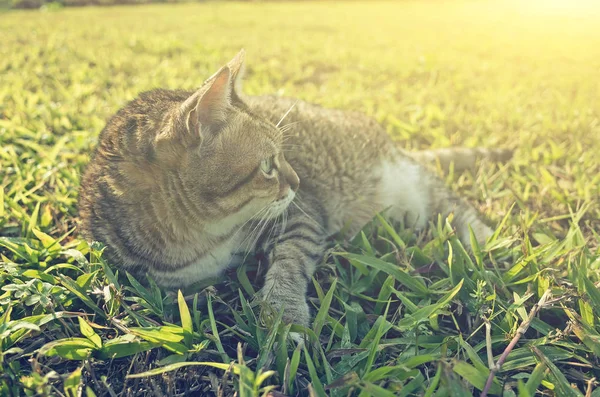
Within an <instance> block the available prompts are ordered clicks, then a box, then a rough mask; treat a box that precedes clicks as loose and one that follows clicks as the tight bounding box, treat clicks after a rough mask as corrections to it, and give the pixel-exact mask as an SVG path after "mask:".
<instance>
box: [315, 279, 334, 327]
mask: <svg viewBox="0 0 600 397" xmlns="http://www.w3.org/2000/svg"><path fill="white" fill-rule="evenodd" d="M336 285H337V278H336V279H334V280H333V283H331V287H329V291H328V292H327V295H325V297H324V298H323V300H322V301H321V307H320V308H319V311H318V312H317V315H316V316H315V320H314V323H313V330H314V331H315V334H316V335H317V337H319V336H321V331H322V329H323V326H324V325H325V320H327V315H328V313H329V307H330V306H331V301H332V299H333V294H334V292H335V287H336Z"/></svg>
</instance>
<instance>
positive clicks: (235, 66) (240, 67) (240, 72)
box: [227, 48, 246, 98]
mask: <svg viewBox="0 0 600 397" xmlns="http://www.w3.org/2000/svg"><path fill="white" fill-rule="evenodd" d="M245 58H246V51H245V50H244V49H243V48H242V49H241V50H240V52H238V53H237V55H236V56H235V57H234V58H233V59H232V60H231V61H229V62H227V67H228V68H229V69H230V70H231V81H232V91H233V92H232V95H235V96H236V97H238V98H239V97H240V96H241V94H242V79H243V78H244V72H245V71H246V63H245V62H244V60H245Z"/></svg>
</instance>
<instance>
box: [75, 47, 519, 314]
mask: <svg viewBox="0 0 600 397" xmlns="http://www.w3.org/2000/svg"><path fill="white" fill-rule="evenodd" d="M242 70H243V52H242V53H240V54H238V56H237V57H236V58H235V59H234V60H232V61H231V62H230V63H229V64H228V65H226V66H224V67H223V68H222V69H220V70H219V71H218V72H217V73H216V74H215V75H213V76H212V77H210V78H209V79H208V80H207V81H206V82H205V83H204V85H203V86H202V87H201V88H200V89H199V90H198V91H196V92H187V91H168V90H156V91H152V92H148V93H144V94H141V95H140V96H139V97H138V98H137V99H135V100H134V101H132V102H131V103H129V104H128V105H127V106H125V107H124V108H123V109H121V110H120V111H119V112H118V113H117V114H116V115H115V116H114V117H113V118H112V119H111V120H110V121H109V122H108V123H107V125H106V127H105V129H104V130H103V131H102V133H101V134H100V137H99V142H98V146H97V148H96V151H95V153H94V155H93V157H92V159H91V161H90V164H89V166H88V168H87V170H86V172H85V174H84V176H83V179H82V184H81V189H80V203H79V210H80V215H81V232H82V233H83V235H84V236H85V237H86V238H88V239H90V240H99V241H102V242H104V243H105V244H106V245H107V251H106V255H107V257H108V258H109V260H110V261H111V262H113V263H115V264H117V265H118V266H120V267H121V268H123V269H125V270H127V271H130V272H133V273H135V274H138V275H144V274H149V275H151V276H153V278H154V279H155V280H156V281H157V282H158V283H159V284H160V285H162V286H163V287H165V288H183V287H186V286H188V285H190V284H192V283H195V282H198V281H201V280H204V279H207V278H211V277H213V276H217V275H219V274H221V273H222V271H223V270H224V269H226V268H227V267H228V266H232V265H234V264H235V263H236V262H238V261H239V260H240V259H241V260H243V258H244V257H245V256H246V255H247V254H248V253H251V252H254V251H255V250H256V249H257V248H256V247H258V246H263V247H264V249H265V250H266V254H267V257H268V259H269V268H268V270H267V274H266V277H265V283H264V287H263V289H262V290H261V297H262V298H263V299H264V300H265V301H267V302H268V303H270V304H271V305H272V306H273V307H274V309H276V310H278V309H281V308H285V311H284V318H285V320H286V321H288V322H296V323H300V324H303V325H308V324H309V322H310V315H309V308H308V305H307V303H306V299H305V295H306V291H307V288H308V283H309V282H310V280H311V277H312V274H313V272H314V270H315V267H316V265H317V264H318V263H319V261H320V260H322V257H323V255H324V253H325V250H326V244H327V239H328V237H330V236H332V235H334V234H336V233H338V232H340V231H341V230H342V229H345V230H347V228H348V225H350V226H349V228H350V232H357V231H359V230H360V228H361V227H362V226H363V225H364V224H365V223H366V222H368V221H369V220H370V219H372V217H373V216H374V215H375V214H376V213H378V212H381V211H386V212H387V214H388V215H389V216H390V217H391V218H393V219H398V220H403V221H404V222H405V224H408V225H409V226H414V227H416V228H423V227H425V226H426V225H427V223H428V221H429V220H430V219H432V218H435V217H436V216H437V215H438V214H442V215H443V216H447V215H448V214H450V213H454V225H455V227H456V230H457V233H458V235H459V237H460V238H461V239H462V240H463V241H464V242H465V243H467V244H468V243H469V227H471V228H472V229H473V231H474V232H475V235H476V237H477V239H478V240H479V241H480V242H484V241H485V239H486V238H487V237H489V235H491V233H492V229H491V228H490V227H488V226H487V225H486V224H485V223H484V222H483V221H482V220H481V219H480V216H479V214H478V213H477V211H476V210H475V209H474V208H473V207H472V206H471V205H470V204H468V203H466V202H465V201H464V200H462V199H460V198H459V197H458V196H457V195H456V194H455V193H453V192H452V191H451V190H449V189H448V188H447V187H446V186H445V185H444V183H443V182H442V181H441V180H440V179H438V178H437V177H436V176H435V173H434V172H431V171H430V170H428V168H427V166H426V165H424V164H427V163H429V164H431V163H435V162H438V163H439V164H440V165H441V166H442V168H448V167H449V165H450V164H451V163H454V167H455V169H457V170H458V169H460V170H462V169H470V168H472V167H473V165H474V164H475V163H476V161H477V159H478V158H490V159H491V160H495V161H497V160H502V161H504V160H506V159H507V157H508V152H507V151H503V150H495V149H493V150H488V149H450V150H437V151H423V152H415V153H407V152H404V151H402V150H401V149H398V148H397V147H395V145H394V144H393V142H392V141H391V140H390V138H389V137H388V135H387V134H386V132H385V130H384V129H383V128H382V127H381V126H380V125H378V124H377V123H376V122H375V121H373V120H372V119H370V118H368V117H365V116H363V115H362V114H359V113H355V112H346V111H340V110H333V109H325V108H322V107H319V106H315V105H311V104H308V103H305V102H302V101H296V100H293V99H289V98H281V97H276V96H266V97H248V96H244V95H243V94H242V92H241V91H240V89H241V85H240V82H241V75H242V72H241V71H242ZM283 116H285V120H283V121H282V117H283Z"/></svg>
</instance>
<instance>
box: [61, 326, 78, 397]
mask: <svg viewBox="0 0 600 397" xmlns="http://www.w3.org/2000/svg"><path fill="white" fill-rule="evenodd" d="M80 318H81V317H80ZM82 368H83V367H80V368H77V369H76V370H75V371H73V372H71V374H70V375H69V376H68V377H67V379H65V382H64V385H63V388H64V390H65V395H66V396H67V397H77V396H78V393H77V391H78V390H79V387H80V386H81V369H82Z"/></svg>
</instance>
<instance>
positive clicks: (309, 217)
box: [292, 201, 327, 232]
mask: <svg viewBox="0 0 600 397" xmlns="http://www.w3.org/2000/svg"><path fill="white" fill-rule="evenodd" d="M292 204H294V206H295V207H296V208H298V210H299V211H300V212H302V213H303V214H304V215H305V216H306V217H307V218H308V219H310V220H312V221H313V222H314V223H316V224H317V225H318V226H319V228H321V230H323V231H324V232H327V230H325V228H324V227H323V226H322V225H321V224H320V223H319V222H317V221H316V220H315V218H313V217H312V216H310V215H308V214H307V213H306V211H304V210H303V209H302V208H300V206H299V205H298V204H296V203H295V202H293V201H292Z"/></svg>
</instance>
